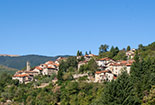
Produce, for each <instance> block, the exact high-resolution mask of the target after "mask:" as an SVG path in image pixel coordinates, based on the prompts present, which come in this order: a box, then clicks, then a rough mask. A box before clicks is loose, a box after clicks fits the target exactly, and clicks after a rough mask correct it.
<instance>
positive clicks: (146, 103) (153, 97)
mask: <svg viewBox="0 0 155 105" xmlns="http://www.w3.org/2000/svg"><path fill="white" fill-rule="evenodd" d="M142 105H155V85H154V86H152V88H151V89H150V92H149V94H148V93H146V96H144V98H143V104H142Z"/></svg>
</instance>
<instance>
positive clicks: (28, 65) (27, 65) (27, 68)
mask: <svg viewBox="0 0 155 105" xmlns="http://www.w3.org/2000/svg"><path fill="white" fill-rule="evenodd" d="M30 70H31V67H30V62H28V61H27V63H26V71H30Z"/></svg>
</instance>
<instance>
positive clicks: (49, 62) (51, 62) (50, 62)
mask: <svg viewBox="0 0 155 105" xmlns="http://www.w3.org/2000/svg"><path fill="white" fill-rule="evenodd" d="M46 63H47V64H53V63H54V62H53V61H48V62H46Z"/></svg>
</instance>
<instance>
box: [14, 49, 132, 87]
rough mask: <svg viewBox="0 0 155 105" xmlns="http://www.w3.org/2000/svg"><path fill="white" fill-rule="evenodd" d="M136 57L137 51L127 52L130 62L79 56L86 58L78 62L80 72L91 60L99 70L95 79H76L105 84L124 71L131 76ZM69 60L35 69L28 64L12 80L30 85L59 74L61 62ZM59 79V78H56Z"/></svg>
mask: <svg viewBox="0 0 155 105" xmlns="http://www.w3.org/2000/svg"><path fill="white" fill-rule="evenodd" d="M134 55H135V49H132V50H130V51H127V52H126V56H127V58H128V60H117V61H115V60H113V59H111V58H108V57H105V58H100V59H98V58H97V57H98V56H97V55H94V54H87V55H85V56H77V57H76V58H77V60H79V59H81V58H82V57H84V59H83V60H82V61H79V62H78V67H77V71H79V69H80V67H81V66H82V65H86V64H88V62H89V61H90V60H91V59H94V60H95V62H96V64H97V66H98V67H97V70H96V71H95V74H94V77H92V76H90V75H89V73H82V74H81V73H78V74H77V73H76V74H74V75H73V78H74V79H77V78H80V77H83V76H88V79H89V80H88V81H87V82H99V83H101V82H103V81H112V80H115V79H117V77H118V76H119V75H120V74H121V72H122V71H124V70H126V71H127V73H128V74H130V67H131V65H132V63H133V62H134V60H132V59H133V57H134ZM66 59H67V58H63V57H59V58H58V59H56V61H47V62H45V63H44V64H40V65H39V66H36V67H35V68H33V69H31V67H30V63H29V62H27V64H26V70H21V71H17V72H16V73H15V74H14V75H13V77H12V79H13V80H19V82H20V83H25V84H27V83H29V82H31V81H37V80H35V79H34V77H35V76H38V75H43V76H44V75H45V76H51V75H52V74H56V75H57V74H58V71H59V66H60V63H61V61H65V60H66ZM55 79H57V78H55Z"/></svg>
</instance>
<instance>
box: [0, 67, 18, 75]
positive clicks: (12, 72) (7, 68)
mask: <svg viewBox="0 0 155 105" xmlns="http://www.w3.org/2000/svg"><path fill="white" fill-rule="evenodd" d="M16 71H18V70H17V69H14V68H9V67H7V66H3V65H0V74H1V73H4V72H5V73H9V74H14V73H15V72H16Z"/></svg>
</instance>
